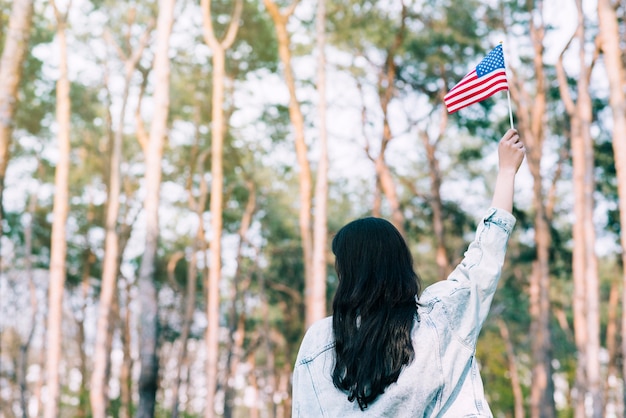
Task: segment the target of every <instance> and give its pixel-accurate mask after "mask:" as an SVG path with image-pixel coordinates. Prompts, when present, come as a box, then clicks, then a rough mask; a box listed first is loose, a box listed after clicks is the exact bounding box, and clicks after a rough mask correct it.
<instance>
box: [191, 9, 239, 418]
mask: <svg viewBox="0 0 626 418" xmlns="http://www.w3.org/2000/svg"><path fill="white" fill-rule="evenodd" d="M201 5H202V16H203V19H202V26H203V35H204V40H205V42H206V43H207V44H208V45H209V47H210V48H211V50H212V51H213V57H212V63H213V80H212V88H213V97H212V115H211V116H212V118H211V119H212V121H211V122H212V123H211V201H210V208H209V209H210V211H211V244H210V245H211V251H210V262H209V266H210V270H209V281H208V286H207V308H206V309H207V322H208V323H207V330H206V344H207V399H206V402H207V403H206V405H207V406H206V409H205V411H204V416H205V417H206V418H213V417H214V416H215V395H216V391H217V371H218V360H219V305H220V293H219V292H220V279H221V277H222V222H223V221H222V210H223V193H224V191H223V188H224V172H223V153H224V132H225V130H226V129H225V128H226V123H225V121H224V79H225V73H226V70H225V61H226V50H227V49H228V48H230V47H231V46H232V44H233V42H234V41H235V37H236V36H237V31H238V29H239V19H240V17H241V11H242V9H243V0H237V1H236V3H235V7H234V12H233V16H232V19H231V21H230V24H229V25H228V29H227V31H226V35H225V36H224V39H222V40H221V41H220V40H218V39H217V37H216V35H215V31H214V29H213V22H212V19H213V17H212V14H211V0H202V3H201Z"/></svg>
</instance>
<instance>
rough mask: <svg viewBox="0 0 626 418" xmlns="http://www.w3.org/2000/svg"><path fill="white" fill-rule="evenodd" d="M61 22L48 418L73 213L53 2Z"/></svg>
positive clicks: (55, 388) (54, 412)
mask: <svg viewBox="0 0 626 418" xmlns="http://www.w3.org/2000/svg"><path fill="white" fill-rule="evenodd" d="M51 4H52V7H53V8H54V14H55V16H56V21H57V32H56V36H57V41H58V45H59V79H58V80H57V84H56V122H57V129H58V133H57V141H58V151H59V154H58V160H57V165H56V169H55V174H54V203H53V205H54V206H53V209H52V217H53V220H52V237H51V241H50V286H49V289H48V321H47V331H48V339H47V344H46V350H47V356H46V373H47V375H46V389H47V397H46V404H45V407H44V418H56V417H58V416H59V399H60V389H61V388H60V383H59V364H60V361H61V340H62V329H61V328H62V327H61V323H62V321H63V293H64V288H65V274H66V264H65V257H66V254H67V240H66V222H67V217H68V212H69V196H68V195H69V171H70V82H69V79H68V76H67V38H66V33H65V29H66V26H67V15H68V12H69V7H70V6H68V9H67V11H66V12H65V14H61V13H60V12H59V10H58V9H57V6H56V3H55V2H54V0H53V1H51Z"/></svg>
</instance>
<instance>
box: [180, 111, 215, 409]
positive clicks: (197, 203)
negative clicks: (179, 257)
mask: <svg viewBox="0 0 626 418" xmlns="http://www.w3.org/2000/svg"><path fill="white" fill-rule="evenodd" d="M196 110H197V111H196V112H195V113H196V115H195V118H196V121H195V122H196V128H197V127H198V126H199V124H200V117H201V115H200V112H199V106H196ZM195 136H196V146H194V148H195V151H194V152H193V153H192V155H193V156H194V157H193V158H192V160H193V161H197V162H196V167H197V168H198V170H197V171H198V172H201V170H202V167H204V163H205V160H206V157H207V156H208V152H202V153H201V154H200V155H199V156H197V157H196V155H197V151H198V150H199V146H197V145H198V141H199V139H200V134H199V132H197V131H196V135H195ZM193 174H194V173H193V172H191V173H190V175H189V196H190V199H192V200H191V201H190V207H191V208H192V209H193V211H194V212H195V215H196V221H197V222H198V228H197V230H196V237H195V239H194V241H193V244H192V246H191V259H190V260H189V267H188V270H187V286H186V293H185V299H184V306H185V313H184V317H183V324H182V331H181V334H180V341H181V349H180V352H179V354H178V362H177V364H178V369H177V371H176V379H175V381H174V387H173V389H172V391H173V394H172V397H173V398H174V405H173V406H172V418H178V416H179V397H180V395H179V392H180V385H181V383H182V371H183V370H182V369H183V364H186V363H187V352H188V348H187V345H188V343H189V341H188V340H189V335H190V333H191V324H192V321H193V313H194V311H195V309H196V303H195V300H196V287H197V286H196V284H197V282H198V252H199V251H201V250H202V247H203V243H204V242H205V231H204V222H203V221H202V215H203V213H204V208H205V207H206V202H207V200H208V194H209V190H208V185H207V181H206V177H205V176H200V187H199V196H198V199H197V200H196V199H193V197H192V196H193V193H191V186H192V184H193V182H192V181H191V180H192V177H193Z"/></svg>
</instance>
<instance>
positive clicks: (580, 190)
mask: <svg viewBox="0 0 626 418" xmlns="http://www.w3.org/2000/svg"><path fill="white" fill-rule="evenodd" d="M576 8H577V10H578V26H577V30H576V32H575V33H574V35H573V36H572V39H574V38H576V40H577V43H578V58H579V64H580V74H579V76H578V79H577V83H576V101H574V100H573V99H572V97H571V94H570V91H569V85H568V80H567V75H566V73H565V69H564V66H563V53H564V52H565V51H566V50H567V49H568V48H569V46H570V43H568V44H567V46H566V47H565V49H564V50H563V52H562V53H561V55H560V57H559V60H558V62H557V75H558V81H559V90H560V92H561V98H562V100H563V103H564V105H565V109H566V111H567V114H568V115H569V118H570V124H571V144H572V145H571V147H572V165H573V170H574V174H573V175H574V199H575V200H574V215H575V218H576V219H575V222H574V231H573V234H574V236H573V239H574V256H573V274H574V293H575V295H574V335H575V337H576V345H577V348H578V352H579V357H578V364H577V374H576V377H577V379H576V383H577V388H578V393H579V395H578V396H580V397H581V398H582V399H579V400H578V403H577V405H578V408H577V409H576V416H577V417H584V416H586V412H585V404H586V402H585V401H586V396H585V394H588V396H589V398H590V399H591V402H592V403H591V405H592V406H591V409H592V411H593V412H592V414H593V417H594V418H596V417H601V416H602V414H603V410H604V409H603V405H602V404H603V399H602V381H601V375H600V358H599V357H600V313H599V303H600V293H599V278H598V260H597V255H596V253H595V242H596V232H595V226H594V223H593V211H594V197H593V194H594V191H595V179H594V151H593V138H592V136H591V122H592V102H591V94H590V91H589V83H590V78H591V70H592V68H593V62H592V63H588V62H587V61H588V60H587V56H586V53H585V43H586V39H585V16H584V13H583V9H582V0H577V1H576ZM570 42H571V41H570ZM594 60H595V57H594Z"/></svg>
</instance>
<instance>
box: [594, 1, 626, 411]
mask: <svg viewBox="0 0 626 418" xmlns="http://www.w3.org/2000/svg"><path fill="white" fill-rule="evenodd" d="M598 19H599V23H600V45H601V48H602V52H603V54H604V67H605V69H606V73H607V78H608V81H609V104H610V106H611V112H612V115H613V155H614V156H615V170H616V172H617V193H618V206H619V214H620V225H621V230H622V234H620V244H621V246H622V282H623V284H622V306H624V304H625V303H626V233H624V232H623V231H626V94H625V93H624V89H623V86H624V80H625V79H626V70H625V68H624V52H623V51H622V50H621V49H620V42H621V37H620V31H619V25H618V16H617V13H616V11H615V8H614V6H613V4H612V2H611V1H610V0H598ZM621 328H622V348H621V351H622V357H623V358H626V337H625V336H626V309H622V327H621ZM622 368H623V369H622V379H623V381H624V385H626V361H622ZM624 397H625V400H624V402H623V403H624V405H625V408H626V390H625V391H624Z"/></svg>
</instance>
